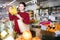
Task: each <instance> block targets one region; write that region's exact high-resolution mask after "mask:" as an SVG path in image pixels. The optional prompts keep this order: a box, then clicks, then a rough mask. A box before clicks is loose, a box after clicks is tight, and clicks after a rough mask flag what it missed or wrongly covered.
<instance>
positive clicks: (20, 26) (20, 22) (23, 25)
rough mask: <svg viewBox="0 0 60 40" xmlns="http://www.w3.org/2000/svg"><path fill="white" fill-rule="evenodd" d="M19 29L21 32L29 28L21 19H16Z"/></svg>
mask: <svg viewBox="0 0 60 40" xmlns="http://www.w3.org/2000/svg"><path fill="white" fill-rule="evenodd" d="M17 22H18V26H19V29H20V31H21V32H22V33H23V32H24V31H25V30H29V26H28V25H26V24H24V22H23V21H22V20H17Z"/></svg>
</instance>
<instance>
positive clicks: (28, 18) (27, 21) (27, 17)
mask: <svg viewBox="0 0 60 40" xmlns="http://www.w3.org/2000/svg"><path fill="white" fill-rule="evenodd" d="M23 22H24V23H25V24H29V23H30V17H29V14H28V13H27V14H26V16H25V19H24V20H23Z"/></svg>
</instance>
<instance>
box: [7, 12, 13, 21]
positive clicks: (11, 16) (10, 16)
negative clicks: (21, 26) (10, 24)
mask: <svg viewBox="0 0 60 40" xmlns="http://www.w3.org/2000/svg"><path fill="white" fill-rule="evenodd" d="M8 16H9V19H10V20H11V21H12V20H13V15H11V14H10V13H9V14H8Z"/></svg>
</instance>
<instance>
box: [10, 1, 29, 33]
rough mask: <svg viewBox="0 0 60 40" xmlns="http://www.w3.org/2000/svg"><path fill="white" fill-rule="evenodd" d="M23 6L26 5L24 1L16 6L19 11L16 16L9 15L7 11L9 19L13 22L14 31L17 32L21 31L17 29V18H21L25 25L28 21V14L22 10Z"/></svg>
mask: <svg viewBox="0 0 60 40" xmlns="http://www.w3.org/2000/svg"><path fill="white" fill-rule="evenodd" d="M25 7H26V4H25V3H24V2H20V4H19V7H18V9H19V12H18V13H17V16H16V15H11V14H10V13H9V18H10V20H11V21H13V22H14V31H15V32H17V33H18V34H20V33H21V31H20V29H19V25H18V21H17V20H22V21H23V23H24V24H25V25H28V24H29V21H30V18H29V14H28V13H26V12H25V11H24V9H25Z"/></svg>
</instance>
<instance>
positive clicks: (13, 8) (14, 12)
mask: <svg viewBox="0 0 60 40" xmlns="http://www.w3.org/2000/svg"><path fill="white" fill-rule="evenodd" d="M9 12H10V13H11V15H16V14H17V8H16V6H12V7H10V8H9Z"/></svg>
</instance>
